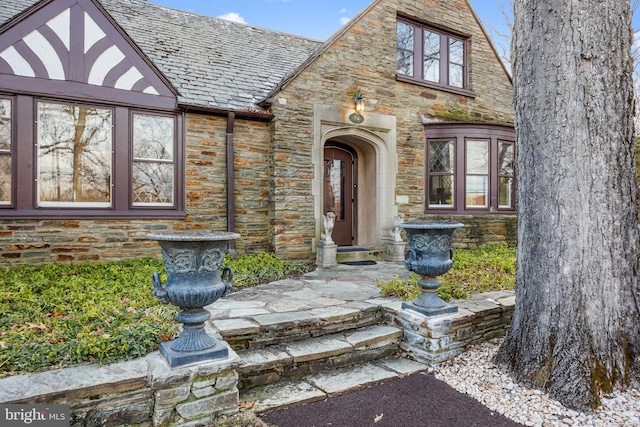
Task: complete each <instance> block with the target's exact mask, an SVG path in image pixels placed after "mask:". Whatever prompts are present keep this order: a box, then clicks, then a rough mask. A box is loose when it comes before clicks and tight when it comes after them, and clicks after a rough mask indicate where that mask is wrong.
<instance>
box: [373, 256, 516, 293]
mask: <svg viewBox="0 0 640 427" xmlns="http://www.w3.org/2000/svg"><path fill="white" fill-rule="evenodd" d="M419 278H420V276H419V275H417V274H412V275H411V276H410V277H409V278H408V279H406V280H402V279H400V278H398V277H394V278H393V279H391V280H389V281H388V282H382V281H379V280H377V281H376V284H377V286H378V288H380V292H381V293H382V295H385V296H397V297H398V298H401V299H403V300H405V301H410V300H414V299H416V298H417V297H418V296H420V288H419V287H418V279H419ZM438 279H439V280H441V281H442V286H440V288H438V295H440V298H442V299H443V300H445V301H449V300H450V299H451V298H467V297H468V296H469V294H471V293H476V292H487V291H495V290H508V289H515V286H516V250H515V249H514V248H508V247H506V246H502V245H488V246H482V247H478V248H473V249H457V250H454V263H453V267H452V268H451V270H449V272H448V273H446V274H444V275H442V276H439V277H438Z"/></svg>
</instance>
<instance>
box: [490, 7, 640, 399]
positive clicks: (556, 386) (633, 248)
mask: <svg viewBox="0 0 640 427" xmlns="http://www.w3.org/2000/svg"><path fill="white" fill-rule="evenodd" d="M632 38H633V32H632V30H631V11H630V4H629V1H628V0H580V1H575V0H574V1H565V0H536V1H529V0H516V2H515V28H514V36H513V42H512V54H513V71H514V87H515V95H514V102H515V109H516V135H517V143H518V155H517V157H518V249H517V256H518V264H517V288H516V307H515V312H514V317H513V323H512V325H511V329H510V330H509V332H508V334H507V337H506V338H505V341H504V343H503V345H502V347H501V348H500V350H499V352H498V355H497V356H496V364H497V365H498V366H500V367H502V368H505V369H509V370H512V371H513V372H514V376H515V377H516V379H517V380H518V381H520V382H521V383H524V384H527V385H529V386H535V387H539V388H542V389H544V390H546V391H547V392H548V393H549V394H550V396H551V397H553V398H555V399H557V400H559V401H560V402H562V403H563V404H564V405H566V406H568V407H570V408H573V409H579V410H585V409H588V408H595V407H596V406H597V405H598V404H599V401H600V400H599V394H600V392H610V391H611V390H612V389H613V388H614V387H624V386H628V385H636V384H637V381H638V378H639V372H640V366H639V365H640V359H639V356H640V313H639V305H638V304H639V301H640V295H639V294H640V292H639V289H638V281H637V266H638V262H637V244H638V243H637V237H638V236H637V234H638V233H637V215H636V188H635V183H634V179H635V178H634V174H635V153H634V148H635V142H634V138H633V84H632V73H633V69H632V58H631V43H632Z"/></svg>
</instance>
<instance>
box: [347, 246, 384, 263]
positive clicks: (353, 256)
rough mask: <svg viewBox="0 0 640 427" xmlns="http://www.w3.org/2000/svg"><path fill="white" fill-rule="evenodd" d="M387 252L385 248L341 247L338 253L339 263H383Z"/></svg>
mask: <svg viewBox="0 0 640 427" xmlns="http://www.w3.org/2000/svg"><path fill="white" fill-rule="evenodd" d="M386 255H387V250H386V249H383V248H359V247H355V246H354V247H350V246H341V247H339V248H338V252H337V253H336V261H337V262H357V261H383V260H384V259H385V257H386Z"/></svg>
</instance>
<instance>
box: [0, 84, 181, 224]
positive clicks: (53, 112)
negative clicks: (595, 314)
mask: <svg viewBox="0 0 640 427" xmlns="http://www.w3.org/2000/svg"><path fill="white" fill-rule="evenodd" d="M181 134H182V115H181V113H177V112H164V111H154V110H150V109H143V108H136V107H127V106H122V105H109V104H98V103H89V102H70V101H65V100H53V99H42V98H35V97H32V96H27V95H17V96H15V97H13V98H12V97H2V96H1V95H0V218H3V217H4V218H10V217H14V218H27V217H65V218H69V217H145V218H148V217H180V216H184V201H183V197H181V196H180V195H181V194H182V191H183V188H184V184H183V180H184V178H183V170H182V162H180V161H178V160H179V159H181V158H182V156H183V149H182V144H181V142H180V141H181ZM13 138H15V141H19V143H16V142H14V139H13ZM12 195H13V196H12Z"/></svg>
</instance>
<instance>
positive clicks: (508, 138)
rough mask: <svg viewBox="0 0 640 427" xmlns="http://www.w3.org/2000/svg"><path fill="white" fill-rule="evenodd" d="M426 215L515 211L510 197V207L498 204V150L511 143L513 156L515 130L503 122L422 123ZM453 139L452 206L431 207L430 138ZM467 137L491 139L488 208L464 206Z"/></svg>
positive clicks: (483, 213) (511, 212)
mask: <svg viewBox="0 0 640 427" xmlns="http://www.w3.org/2000/svg"><path fill="white" fill-rule="evenodd" d="M424 129H425V155H424V158H425V168H424V170H425V172H424V174H425V201H424V203H425V207H424V213H425V214H473V215H486V214H515V213H516V207H515V198H513V197H512V200H513V202H512V203H513V206H512V207H511V208H503V207H498V178H499V173H498V172H499V171H498V164H497V163H498V153H497V147H498V143H499V142H507V143H512V144H513V145H514V159H515V155H516V150H517V148H516V145H515V129H514V128H513V127H512V126H508V125H504V124H488V123H425V124H424ZM447 139H448V140H453V141H454V146H455V150H454V171H453V174H454V207H453V208H433V207H429V187H428V185H429V167H428V166H429V153H428V151H429V150H428V144H429V141H434V140H435V141H438V140H439V141H443V140H447ZM467 139H480V140H488V141H490V144H489V145H490V149H489V150H490V151H489V206H488V207H487V208H466V207H465V202H464V196H465V169H466V167H465V165H466V158H465V152H466V150H465V142H466V140H467ZM513 177H514V182H513V188H514V190H513V193H514V194H515V187H516V186H517V174H516V173H515V171H514V175H513Z"/></svg>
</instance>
